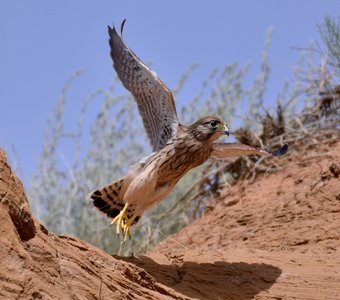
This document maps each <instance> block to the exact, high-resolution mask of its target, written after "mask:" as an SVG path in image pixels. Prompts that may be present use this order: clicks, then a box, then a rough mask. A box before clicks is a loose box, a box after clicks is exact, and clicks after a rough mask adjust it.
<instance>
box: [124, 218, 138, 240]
mask: <svg viewBox="0 0 340 300" xmlns="http://www.w3.org/2000/svg"><path fill="white" fill-rule="evenodd" d="M136 217H137V216H136V215H134V216H132V217H131V218H130V219H126V220H125V224H124V228H123V231H124V242H125V241H126V238H127V237H131V226H132V224H133V221H134V220H135V218H136Z"/></svg>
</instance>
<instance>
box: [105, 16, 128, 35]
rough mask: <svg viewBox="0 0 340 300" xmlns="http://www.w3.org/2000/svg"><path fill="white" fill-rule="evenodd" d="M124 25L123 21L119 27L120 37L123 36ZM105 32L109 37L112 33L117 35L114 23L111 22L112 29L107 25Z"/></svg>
mask: <svg viewBox="0 0 340 300" xmlns="http://www.w3.org/2000/svg"><path fill="white" fill-rule="evenodd" d="M125 23H126V19H124V20H123V22H122V24H121V25H120V35H121V36H123V31H124V25H125ZM107 31H108V33H109V35H110V36H111V35H112V34H113V33H117V31H116V28H115V22H112V27H110V25H107Z"/></svg>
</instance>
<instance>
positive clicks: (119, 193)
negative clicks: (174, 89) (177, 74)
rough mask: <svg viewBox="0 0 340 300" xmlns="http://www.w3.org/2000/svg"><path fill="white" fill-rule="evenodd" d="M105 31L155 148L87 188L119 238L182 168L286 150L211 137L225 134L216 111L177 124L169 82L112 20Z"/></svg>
mask: <svg viewBox="0 0 340 300" xmlns="http://www.w3.org/2000/svg"><path fill="white" fill-rule="evenodd" d="M124 23H125V20H124V21H123V23H122V25H121V35H122V32H123V26H124ZM108 33H109V36H110V39H109V44H110V48H111V57H112V60H113V67H114V69H115V70H116V72H117V74H118V77H119V79H120V80H121V82H122V84H123V85H124V86H125V88H126V89H127V90H128V91H130V92H131V94H132V95H133V97H134V99H135V101H136V103H137V105H138V110H139V113H140V115H141V117H142V120H143V124H144V127H145V130H146V133H147V135H148V137H149V139H150V142H151V145H152V147H153V151H154V152H153V153H152V154H151V155H149V156H147V157H145V158H143V159H142V160H141V161H139V162H137V163H136V164H134V165H133V166H132V167H131V168H130V169H129V171H128V173H127V175H126V176H125V177H123V178H121V179H119V180H117V181H115V182H113V183H110V184H108V185H106V186H104V187H101V188H99V189H97V190H95V191H93V192H92V193H91V194H90V197H91V198H92V200H93V204H94V206H95V207H96V208H97V209H99V211H101V212H103V213H105V214H106V215H107V216H108V217H110V218H113V220H112V222H111V224H114V223H116V231H117V234H120V233H121V232H122V234H123V235H124V241H125V240H126V238H127V237H129V236H130V230H131V226H132V225H133V224H135V223H136V222H137V221H138V220H139V218H140V217H141V215H142V214H143V212H144V211H145V210H147V209H149V208H151V207H152V206H154V205H155V204H156V203H158V202H159V201H161V200H162V199H163V198H164V197H165V196H167V195H168V194H169V193H170V192H171V191H172V190H173V188H174V186H175V185H176V183H177V182H178V181H179V180H180V179H181V178H182V177H183V176H184V174H185V173H187V172H188V171H189V170H191V169H192V168H195V167H197V166H199V165H201V164H203V163H204V162H205V161H206V160H208V159H209V158H210V157H215V158H219V159H223V158H226V157H232V156H241V155H254V154H256V155H267V156H280V155H284V154H285V153H286V152H287V150H288V145H284V146H283V147H281V148H280V149H279V150H277V151H274V152H269V151H266V150H263V149H257V148H254V147H251V146H248V145H244V144H235V143H214V142H215V141H216V140H217V139H218V138H219V137H221V136H222V135H229V131H228V127H227V124H226V123H225V122H224V121H223V120H221V119H220V118H218V117H215V116H205V117H203V118H200V119H198V120H197V121H196V122H195V123H193V124H192V125H190V126H185V125H183V124H181V123H180V122H179V120H178V117H177V113H176V106H175V102H174V98H173V95H172V93H171V91H170V90H169V88H168V87H167V86H166V85H165V84H164V83H163V81H162V80H161V79H159V78H158V76H157V75H156V73H155V72H153V71H152V70H151V69H149V67H148V66H146V65H145V64H144V63H143V62H142V61H141V60H140V59H139V58H138V57H137V56H136V54H134V53H133V51H132V50H131V49H129V47H128V46H127V45H126V44H125V43H124V41H123V40H122V38H121V36H119V35H118V33H117V31H116V30H115V28H114V26H113V27H112V28H111V27H110V26H108Z"/></svg>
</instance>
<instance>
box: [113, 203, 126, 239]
mask: <svg viewBox="0 0 340 300" xmlns="http://www.w3.org/2000/svg"><path fill="white" fill-rule="evenodd" d="M128 206H129V204H128V203H126V204H125V206H124V208H123V209H122V210H121V211H120V213H119V215H118V216H116V217H115V218H114V219H113V220H112V221H111V223H110V225H112V224H114V223H117V225H116V232H117V234H119V233H120V229H121V228H122V229H123V232H125V225H124V221H125V222H127V221H128V216H127V214H126V210H127V208H128Z"/></svg>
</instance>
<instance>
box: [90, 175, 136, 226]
mask: <svg viewBox="0 0 340 300" xmlns="http://www.w3.org/2000/svg"><path fill="white" fill-rule="evenodd" d="M124 180H125V177H124V178H121V179H119V180H117V181H115V182H113V183H110V184H108V185H106V186H104V187H101V188H99V189H97V190H95V191H93V192H92V193H91V194H90V195H89V196H90V198H91V199H92V200H93V205H94V206H95V207H96V208H97V209H98V210H99V211H100V212H102V213H104V214H106V215H107V216H108V217H109V218H114V217H116V216H117V215H118V214H119V213H120V211H121V210H122V209H123V208H124V206H125V202H124V201H123V198H124V194H125V191H124V192H123V191H122V186H123V183H124ZM134 211H135V207H134V206H132V205H130V206H129V207H128V209H127V216H128V217H129V218H131V217H132V216H133V214H134ZM138 219H139V217H136V218H135V221H134V224H135V223H137V221H138Z"/></svg>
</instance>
